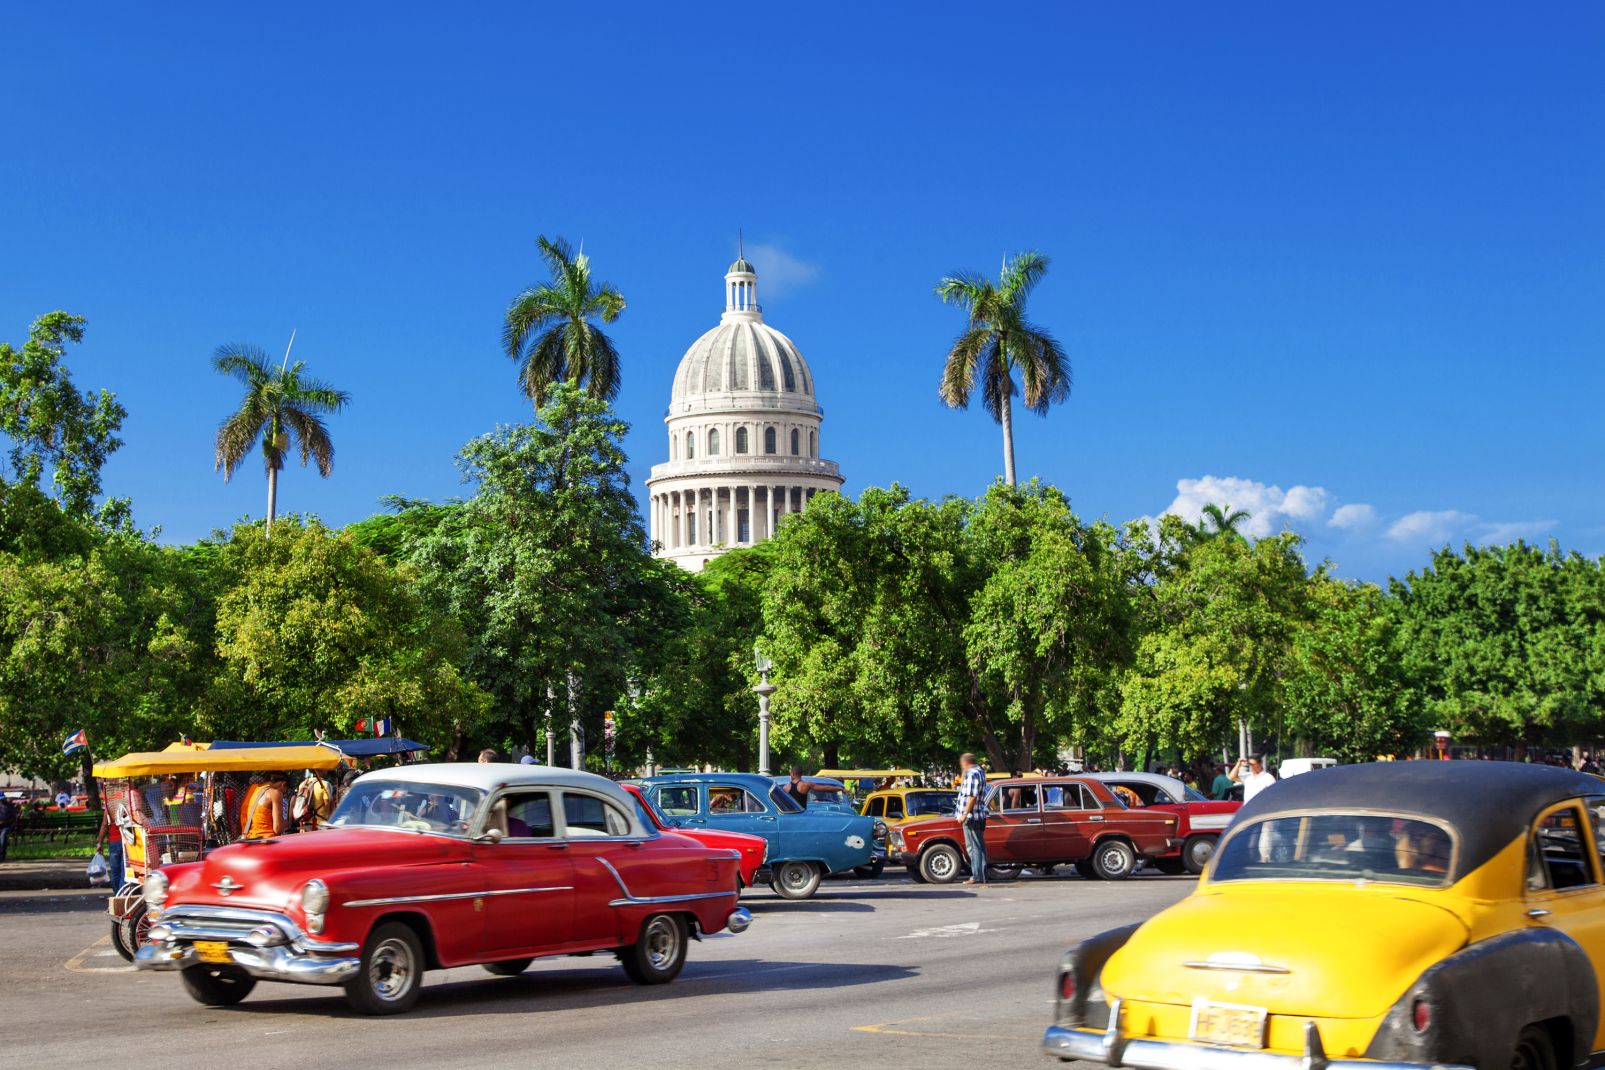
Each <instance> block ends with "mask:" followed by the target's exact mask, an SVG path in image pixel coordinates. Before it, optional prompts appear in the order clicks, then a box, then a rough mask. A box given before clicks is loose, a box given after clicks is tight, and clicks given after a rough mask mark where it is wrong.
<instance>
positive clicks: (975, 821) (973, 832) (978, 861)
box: [958, 751, 986, 884]
mask: <svg viewBox="0 0 1605 1070" xmlns="http://www.w3.org/2000/svg"><path fill="white" fill-rule="evenodd" d="M959 770H960V772H961V776H960V778H959V797H958V818H959V824H960V826H962V827H963V829H964V850H965V851H966V852H967V853H968V854H969V856H970V879H969V880H967V881H965V882H964V883H965V884H985V883H986V772H985V770H983V769H982V768H981V767H980V766H979V765H978V764H976V761H975V755H973V754H970V753H969V752H968V751H966V752H965V753H963V754H961V755H959Z"/></svg>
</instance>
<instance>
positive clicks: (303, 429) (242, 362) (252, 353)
mask: <svg viewBox="0 0 1605 1070" xmlns="http://www.w3.org/2000/svg"><path fill="white" fill-rule="evenodd" d="M289 361H290V353H289V350H285V353H284V360H283V361H281V362H280V364H279V366H278V367H277V368H275V367H273V360H272V358H271V357H269V356H268V355H267V354H266V353H264V352H262V351H261V350H260V349H257V348H256V347H255V346H245V345H226V346H219V347H218V350H217V352H216V353H215V354H214V355H213V356H212V367H213V368H216V369H217V370H218V371H219V372H222V373H223V374H224V375H232V376H233V377H234V378H236V379H238V380H239V381H240V383H241V385H243V386H244V387H245V398H244V400H243V401H241V402H240V407H239V408H238V409H237V410H236V411H235V413H234V415H232V416H230V417H229V418H228V419H226V420H224V421H223V423H222V424H221V425H220V426H219V427H218V429H217V467H218V468H221V469H222V470H223V478H224V479H225V480H227V479H228V478H229V477H230V476H232V475H233V474H234V469H235V468H236V467H238V466H239V463H240V462H241V461H243V460H244V459H245V457H246V455H247V454H249V453H250V452H251V447H252V446H254V445H255V444H256V440H257V437H258V436H261V439H262V460H263V462H264V463H265V464H266V465H267V481H268V507H267V527H268V531H269V532H271V531H272V530H273V518H274V517H275V516H276V515H277V514H278V499H279V469H281V468H283V467H284V458H285V457H286V456H287V455H288V453H289V452H290V448H291V445H292V441H293V442H294V443H295V444H297V445H299V446H300V449H301V465H302V467H305V466H306V463H307V458H308V457H315V458H317V462H318V474H319V475H321V476H323V478H325V479H327V478H329V473H330V472H331V471H333V470H334V443H333V442H332V441H331V440H330V438H329V429H328V428H327V427H325V426H324V424H323V419H322V417H323V416H324V415H325V414H327V413H332V412H339V411H340V410H341V409H342V408H344V407H345V405H346V403H347V402H348V401H350V400H351V395H350V394H347V393H346V392H345V391H344V390H336V389H334V388H333V387H331V386H329V385H328V384H327V383H323V382H320V381H318V380H317V379H311V378H306V377H304V376H302V374H301V370H302V369H303V368H305V367H306V362H305V361H301V360H298V361H296V362H295V363H294V364H291V363H290V362H289Z"/></svg>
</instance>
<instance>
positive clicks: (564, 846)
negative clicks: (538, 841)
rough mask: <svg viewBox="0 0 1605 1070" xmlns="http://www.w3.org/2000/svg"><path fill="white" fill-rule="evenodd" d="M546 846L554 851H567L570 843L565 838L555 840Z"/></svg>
mask: <svg viewBox="0 0 1605 1070" xmlns="http://www.w3.org/2000/svg"><path fill="white" fill-rule="evenodd" d="M546 847H547V849H548V850H552V851H566V850H568V843H567V841H565V840H555V841H553V842H552V843H549V844H547V845H546Z"/></svg>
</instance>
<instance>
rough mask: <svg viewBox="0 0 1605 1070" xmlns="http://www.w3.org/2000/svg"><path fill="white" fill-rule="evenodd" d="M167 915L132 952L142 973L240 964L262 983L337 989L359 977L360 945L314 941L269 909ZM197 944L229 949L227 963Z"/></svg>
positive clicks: (135, 963)
mask: <svg viewBox="0 0 1605 1070" xmlns="http://www.w3.org/2000/svg"><path fill="white" fill-rule="evenodd" d="M190 910H191V912H189V913H184V914H177V913H171V914H168V915H164V916H163V917H162V918H160V919H159V920H158V921H157V922H156V923H155V924H154V925H152V926H151V928H150V932H149V934H148V936H147V938H146V942H145V943H144V944H142V945H140V947H139V949H138V950H137V951H136V952H135V953H134V965H135V966H136V967H137V968H139V969H141V970H157V971H169V970H185V969H188V968H189V967H191V966H204V965H209V964H210V965H232V966H238V967H239V968H240V969H242V970H244V971H245V972H246V973H248V974H250V975H251V976H252V977H256V978H260V979H261V980H264V981H289V982H292V983H295V984H308V985H338V984H344V983H345V982H347V981H349V980H351V978H353V977H355V976H356V974H357V971H358V970H359V969H360V968H361V964H362V960H361V958H360V957H358V955H357V954H356V952H357V951H358V950H359V948H358V946H357V945H356V944H337V943H331V942H326V941H320V940H314V939H311V938H309V937H308V936H307V935H306V934H305V933H303V932H302V931H301V929H300V927H299V926H297V925H296V924H295V923H294V922H292V921H291V920H290V919H289V918H286V917H284V916H283V915H282V914H275V913H272V912H270V911H255V910H251V911H245V910H240V911H233V910H229V911H221V910H220V911H214V912H210V913H208V914H206V915H197V914H196V913H194V912H193V911H194V908H190ZM196 941H203V942H211V943H219V944H224V945H226V948H227V950H226V952H224V953H225V954H226V955H227V956H228V962H227V963H221V964H220V963H217V962H216V960H214V959H207V958H203V957H202V955H201V953H200V951H199V950H198V949H197V948H196V946H195V944H196Z"/></svg>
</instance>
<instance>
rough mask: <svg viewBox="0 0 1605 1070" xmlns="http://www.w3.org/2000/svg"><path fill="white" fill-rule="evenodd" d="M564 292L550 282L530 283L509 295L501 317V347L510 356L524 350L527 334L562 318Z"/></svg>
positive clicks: (519, 354) (515, 356) (516, 356)
mask: <svg viewBox="0 0 1605 1070" xmlns="http://www.w3.org/2000/svg"><path fill="white" fill-rule="evenodd" d="M563 299H564V295H563V293H562V291H560V290H558V289H557V288H556V287H553V286H550V285H545V284H543V285H540V286H532V287H530V288H529V289H527V290H525V291H524V292H523V293H521V294H519V295H518V296H517V297H515V298H513V303H512V304H510V305H508V306H507V315H506V316H505V317H504V319H503V321H502V349H503V350H504V351H505V352H506V353H507V355H508V357H510V358H512V359H513V360H518V359H520V358H521V357H522V356H523V354H524V345H525V343H526V342H527V341H528V340H529V337H530V335H531V334H533V333H534V332H536V331H539V330H542V329H544V328H545V327H546V326H547V325H548V324H551V323H552V322H554V321H556V320H559V319H562V318H563V316H564V309H563Z"/></svg>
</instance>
